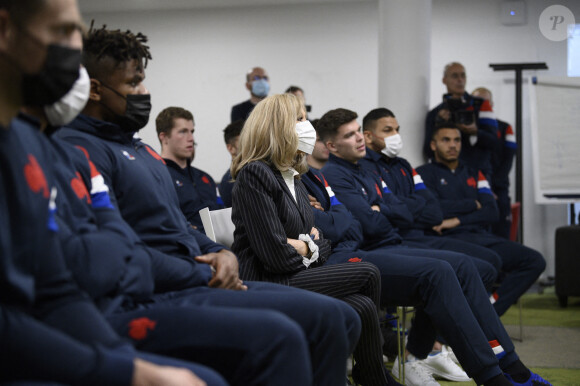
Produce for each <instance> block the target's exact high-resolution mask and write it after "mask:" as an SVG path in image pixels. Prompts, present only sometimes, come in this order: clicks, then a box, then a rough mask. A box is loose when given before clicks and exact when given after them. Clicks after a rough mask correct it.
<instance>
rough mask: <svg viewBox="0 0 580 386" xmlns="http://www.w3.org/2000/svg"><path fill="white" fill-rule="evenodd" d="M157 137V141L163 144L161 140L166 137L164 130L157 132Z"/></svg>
mask: <svg viewBox="0 0 580 386" xmlns="http://www.w3.org/2000/svg"><path fill="white" fill-rule="evenodd" d="M158 138H159V142H160V143H161V146H163V142H164V141H165V139H166V138H167V134H165V132H164V131H162V132H161V133H159V136H158Z"/></svg>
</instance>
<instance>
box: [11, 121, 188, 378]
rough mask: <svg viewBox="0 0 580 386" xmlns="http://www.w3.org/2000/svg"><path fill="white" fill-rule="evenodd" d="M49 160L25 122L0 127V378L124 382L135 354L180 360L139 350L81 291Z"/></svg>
mask: <svg viewBox="0 0 580 386" xmlns="http://www.w3.org/2000/svg"><path fill="white" fill-rule="evenodd" d="M50 163H51V151H50V146H49V145H48V144H47V142H46V140H45V138H43V137H42V136H41V135H40V134H39V133H38V131H37V130H36V128H35V127H33V126H32V125H31V124H30V123H29V122H26V121H23V120H20V119H14V120H13V121H12V123H11V125H10V127H8V128H3V127H2V128H0V178H1V183H0V209H1V213H2V216H0V222H1V226H0V249H1V255H0V256H1V257H0V278H1V280H0V288H1V290H0V301H1V303H0V333H1V334H2V344H1V345H0V383H2V382H5V381H18V380H21V381H22V380H24V381H25V382H26V381H32V380H36V381H53V382H59V383H66V384H82V385H87V384H96V385H102V384H110V385H122V384H125V385H128V384H130V382H131V378H132V375H133V360H134V358H135V357H136V356H141V357H144V358H145V359H149V360H154V361H156V362H157V363H159V364H167V365H169V364H173V365H175V364H177V361H173V362H171V361H170V360H165V359H163V358H161V357H156V358H153V357H152V356H144V355H143V354H139V353H136V352H135V351H134V350H133V348H132V347H131V346H130V345H128V344H126V343H124V342H123V341H121V339H120V338H119V337H118V336H117V335H116V334H115V333H114V332H113V330H112V329H111V328H110V327H109V325H108V324H107V323H106V322H105V320H104V319H103V318H102V316H101V314H100V313H99V312H98V310H97V309H96V307H95V306H94V305H93V304H92V303H91V302H90V301H89V300H88V297H87V296H86V295H84V294H82V293H81V292H80V291H79V290H78V287H77V286H76V284H75V283H74V281H73V280H72V276H71V274H70V273H69V271H68V270H67V268H66V267H65V264H64V260H63V258H62V254H61V249H60V245H59V243H58V240H57V235H58V234H59V232H61V231H62V229H61V228H60V226H59V225H57V220H56V218H55V215H56V213H57V211H58V208H57V206H56V200H57V198H58V195H59V194H60V193H59V191H58V189H57V187H56V185H57V184H56V182H55V176H54V175H53V174H52V173H51V170H50V168H49V167H48V166H49V165H50ZM179 363H181V362H179ZM192 370H193V369H192ZM194 371H195V370H194Z"/></svg>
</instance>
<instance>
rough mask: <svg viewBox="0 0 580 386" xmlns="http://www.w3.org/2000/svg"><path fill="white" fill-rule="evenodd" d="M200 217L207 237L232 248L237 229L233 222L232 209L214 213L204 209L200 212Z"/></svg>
mask: <svg viewBox="0 0 580 386" xmlns="http://www.w3.org/2000/svg"><path fill="white" fill-rule="evenodd" d="M199 216H200V217H201V222H202V224H203V228H204V229H205V234H206V236H207V237H209V238H210V239H212V240H213V241H215V242H216V243H219V244H222V245H223V246H225V247H227V248H230V247H231V246H232V244H233V243H234V230H235V229H236V227H235V226H234V223H233V222H232V208H225V209H217V210H212V211H210V210H209V208H203V209H202V210H200V211H199Z"/></svg>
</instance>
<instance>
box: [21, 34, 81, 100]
mask: <svg viewBox="0 0 580 386" xmlns="http://www.w3.org/2000/svg"><path fill="white" fill-rule="evenodd" d="M31 39H32V37H31ZM33 40H34V41H36V39H33ZM37 43H38V44H41V43H39V42H37ZM80 66H81V51H80V50H77V49H72V48H68V47H64V46H60V45H57V44H50V45H48V46H47V48H46V60H45V61H44V64H43V66H42V70H41V71H40V72H39V73H38V74H23V76H22V101H23V102H24V104H25V105H27V106H44V105H51V104H53V103H55V102H56V101H58V100H60V98H62V97H63V96H64V95H65V94H66V93H67V92H69V91H70V89H71V88H72V86H73V85H74V83H75V82H76V80H77V79H78V77H79V68H80Z"/></svg>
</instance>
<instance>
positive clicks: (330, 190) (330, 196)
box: [322, 176, 342, 206]
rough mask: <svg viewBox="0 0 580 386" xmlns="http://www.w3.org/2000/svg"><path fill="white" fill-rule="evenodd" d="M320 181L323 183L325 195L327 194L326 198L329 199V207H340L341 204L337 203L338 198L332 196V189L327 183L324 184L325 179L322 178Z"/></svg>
mask: <svg viewBox="0 0 580 386" xmlns="http://www.w3.org/2000/svg"><path fill="white" fill-rule="evenodd" d="M322 179H323V181H324V188H325V189H326V193H328V197H329V198H330V206H334V205H342V202H340V201H338V198H336V196H335V195H334V192H333V191H332V188H331V187H330V185H328V182H326V178H324V176H322Z"/></svg>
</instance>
